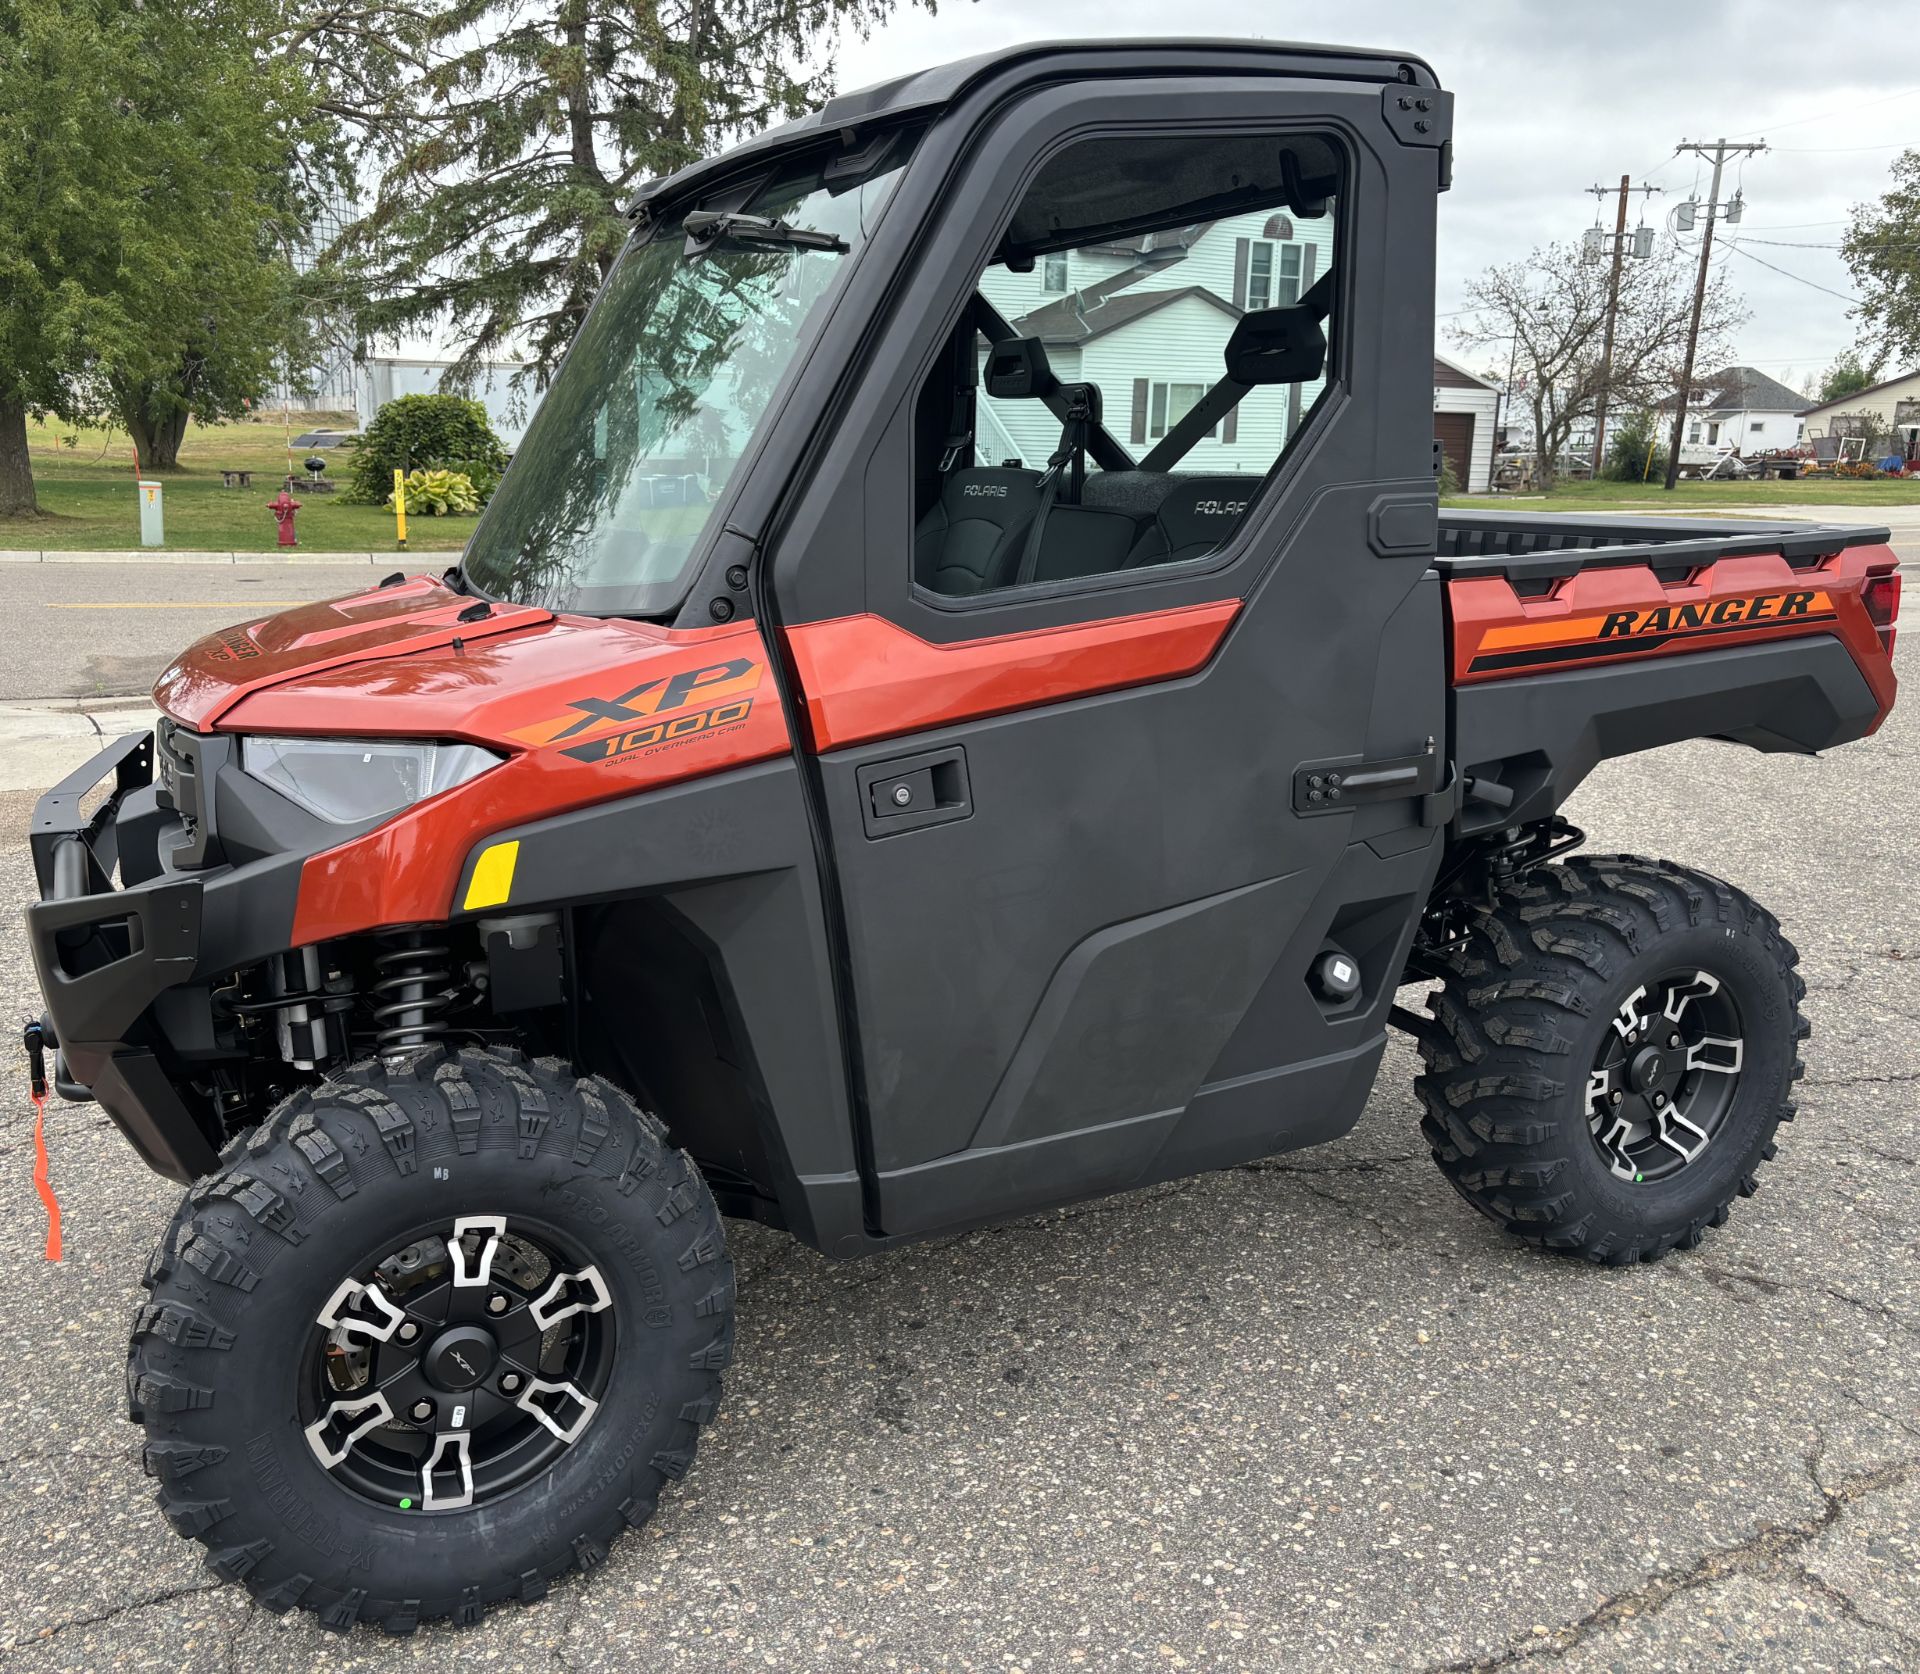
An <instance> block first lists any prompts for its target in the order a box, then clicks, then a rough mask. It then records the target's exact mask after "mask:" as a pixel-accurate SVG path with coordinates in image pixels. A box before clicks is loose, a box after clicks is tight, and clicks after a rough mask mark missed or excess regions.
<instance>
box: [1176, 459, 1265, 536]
mask: <svg viewBox="0 0 1920 1674" xmlns="http://www.w3.org/2000/svg"><path fill="white" fill-rule="evenodd" d="M1259 488H1260V479H1259V478H1258V477H1187V478H1185V479H1183V480H1182V481H1181V482H1180V483H1178V484H1177V485H1176V486H1175V487H1174V489H1173V490H1172V491H1171V492H1170V493H1169V494H1168V495H1167V497H1166V498H1165V499H1164V500H1162V501H1161V502H1160V509H1159V511H1157V512H1156V513H1155V514H1154V516H1155V519H1156V520H1157V521H1158V523H1159V525H1160V527H1161V529H1162V530H1163V531H1164V532H1165V534H1166V537H1167V546H1168V547H1169V549H1171V550H1173V551H1176V552H1177V551H1179V550H1180V548H1182V547H1185V546H1198V545H1201V544H1202V543H1205V544H1206V545H1209V546H1211V545H1215V544H1217V543H1218V542H1220V541H1223V540H1225V539H1226V538H1227V536H1228V535H1230V534H1231V533H1232V532H1233V530H1234V527H1235V525H1236V524H1238V523H1239V521H1240V519H1241V517H1242V516H1243V515H1244V514H1245V512H1246V509H1247V506H1248V503H1249V502H1250V501H1251V500H1252V499H1253V497H1254V495H1255V494H1256V493H1257V492H1258V491H1259Z"/></svg>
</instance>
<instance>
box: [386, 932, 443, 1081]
mask: <svg viewBox="0 0 1920 1674" xmlns="http://www.w3.org/2000/svg"><path fill="white" fill-rule="evenodd" d="M387 942H388V945H387V946H386V947H384V948H383V949H382V951H381V952H379V953H377V954H375V955H374V959H373V969H374V980H373V986H372V988H371V990H370V992H371V994H372V998H373V1023H374V1031H375V1033H374V1040H375V1044H376V1046H377V1047H378V1049H379V1050H380V1051H381V1052H398V1051H402V1050H404V1049H406V1048H408V1047H413V1046H426V1045H428V1044H430V1043H431V1042H433V1041H436V1040H439V1039H440V1038H441V1037H442V1036H443V1035H445V1034H446V1032H447V1026H446V1014H447V1012H448V1010H449V1009H450V1008H451V1006H452V1005H453V1000H454V994H455V990H454V986H453V966H452V963H451V953H452V950H451V949H450V948H449V947H448V946H447V944H446V943H445V942H438V941H435V940H433V937H432V933H431V932H429V931H425V930H402V931H399V932H397V933H396V934H395V935H393V936H392V937H390V938H387Z"/></svg>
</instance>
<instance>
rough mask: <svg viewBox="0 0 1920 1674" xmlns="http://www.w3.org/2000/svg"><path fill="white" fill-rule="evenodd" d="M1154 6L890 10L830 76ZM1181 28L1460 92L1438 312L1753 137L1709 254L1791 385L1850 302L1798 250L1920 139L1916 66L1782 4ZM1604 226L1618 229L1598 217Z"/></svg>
mask: <svg viewBox="0 0 1920 1674" xmlns="http://www.w3.org/2000/svg"><path fill="white" fill-rule="evenodd" d="M1168 12H1169V9H1168V8H1167V7H1166V6H1165V5H1163V4H1155V5H1151V6H1150V5H1147V4H1145V3H1144V0H1053V3H1052V4H1050V5H1049V6H1048V7H1047V8H1046V9H1045V12H1044V14H1043V15H1044V18H1045V23H1046V28H1045V30H1044V31H1043V30H1040V29H1037V28H1036V27H1035V23H1034V19H1035V17H1036V8H1035V7H1033V6H1032V5H1031V4H1017V3H1015V0H972V3H968V0H945V4H943V5H942V6H941V9H940V11H939V12H938V13H937V14H935V15H931V16H929V15H928V14H927V13H925V12H921V11H909V10H901V11H899V12H896V13H895V14H894V16H893V18H892V19H891V20H890V21H888V22H886V23H884V24H882V25H880V26H879V27H878V28H876V29H875V30H874V31H873V32H872V34H871V35H870V36H869V37H868V38H867V39H865V40H861V39H860V38H858V36H857V35H852V34H849V35H848V37H847V38H846V39H844V40H843V41H842V42H841V44H840V49H839V53H838V71H839V81H840V85H841V86H842V87H843V88H850V87H858V86H861V85H863V84H865V83H867V82H872V81H879V80H884V79H886V78H889V77H892V76H896V75H900V74H903V73H905V72H907V71H909V70H914V69H921V68H925V67H926V66H928V65H930V64H937V63H942V62H945V61H947V60H949V59H954V58H962V57H967V56H969V55H971V54H974V53H982V52H991V51H995V50H997V49H999V48H1001V47H1004V46H1007V45H1009V44H1012V43H1014V42H1018V41H1023V40H1035V39H1054V40H1063V39H1064V40H1081V39H1094V38H1126V37H1142V36H1155V35H1162V36H1163V35H1165V34H1166V33H1167V28H1166V24H1167V18H1168ZM1178 15H1179V18H1180V21H1181V23H1182V24H1183V25H1184V26H1185V27H1186V28H1187V29H1188V30H1189V31H1190V32H1191V34H1193V35H1195V36H1202V37H1206V36H1213V37H1234V36H1240V37H1244V36H1246V35H1247V34H1248V33H1249V31H1248V27H1247V25H1248V22H1249V20H1250V19H1251V18H1253V17H1255V16H1259V17H1262V18H1264V19H1268V20H1271V22H1272V27H1273V30H1274V33H1275V34H1276V36H1277V37H1278V38H1294V39H1319V38H1333V39H1337V40H1340V41H1342V42H1345V43H1351V44H1356V45H1362V46H1381V47H1391V48H1400V49H1403V50H1405V51H1408V52H1411V53H1414V54H1416V55H1418V56H1419V57H1422V58H1424V59H1426V61H1427V62H1428V63H1430V64H1431V65H1432V66H1433V67H1434V69H1435V70H1436V71H1437V72H1438V74H1439V77H1440V82H1441V85H1442V86H1444V87H1447V88H1450V89H1452V90H1453V92H1454V94H1455V95H1456V99H1457V104H1456V109H1455V139H1454V154H1455V155H1454V189H1453V191H1452V192H1450V193H1449V194H1448V195H1447V196H1446V197H1445V198H1443V199H1442V200H1441V206H1440V229H1441V230H1440V250H1439V297H1438V303H1437V306H1438V308H1439V310H1440V311H1441V312H1442V313H1443V314H1444V313H1446V312H1448V311H1449V310H1452V309H1455V308H1458V307H1459V306H1460V292H1461V288H1462V286H1463V285H1464V283H1465V281H1466V280H1467V279H1469V278H1470V277H1471V276H1472V275H1473V274H1474V273H1475V272H1477V271H1478V270H1479V269H1480V268H1481V267H1483V266H1485V265H1486V264H1487V263H1489V262H1492V261H1498V260H1508V259H1511V258H1513V257H1515V256H1519V255H1523V254H1524V253H1525V252H1526V251H1527V250H1529V249H1531V248H1532V247H1533V246H1534V245H1536V244H1542V243H1545V242H1547V241H1549V240H1553V239H1565V238H1576V237H1578V236H1579V234H1580V232H1581V231H1582V230H1583V229H1584V228H1585V227H1587V226H1589V225H1591V224H1592V222H1593V219H1594V214H1595V203H1594V200H1593V199H1592V198H1590V197H1587V196H1585V195H1583V189H1584V188H1585V187H1588V186H1591V185H1594V184H1596V183H1602V184H1606V185H1608V186H1613V185H1617V183H1618V182H1619V179H1620V176H1621V174H1622V173H1628V172H1630V173H1631V174H1632V175H1633V177H1634V179H1635V180H1636V181H1639V180H1642V179H1645V180H1649V181H1651V182H1652V183H1653V184H1655V185H1658V186H1661V187H1664V188H1665V193H1664V195H1661V196H1657V197H1655V198H1653V199H1652V200H1651V207H1650V208H1649V209H1648V211H1647V219H1648V220H1649V221H1652V222H1654V223H1656V224H1657V225H1658V226H1659V228H1660V236H1661V238H1662V239H1667V238H1670V237H1672V236H1674V235H1673V234H1671V233H1669V232H1668V231H1667V229H1666V217H1667V214H1668V213H1669V211H1670V210H1671V208H1672V206H1673V205H1674V204H1675V203H1677V202H1678V201H1680V199H1682V198H1684V197H1686V196H1688V195H1689V194H1690V193H1691V192H1694V191H1697V192H1699V193H1700V195H1701V196H1702V198H1703V199H1704V196H1705V191H1706V171H1705V170H1703V169H1701V168H1699V167H1698V166H1697V165H1696V162H1695V160H1694V159H1693V158H1692V157H1683V158H1676V157H1675V156H1674V147H1675V146H1676V145H1677V144H1678V143H1679V142H1680V141H1682V140H1713V139H1717V138H1722V137H1724V138H1728V139H1733V138H1748V139H1759V138H1765V139H1767V140H1768V141H1769V142H1771V143H1772V144H1773V145H1774V146H1775V149H1774V150H1772V151H1770V152H1768V153H1766V154H1763V155H1761V156H1759V157H1756V158H1754V159H1752V160H1751V161H1749V162H1747V163H1745V164H1744V165H1738V166H1735V167H1732V168H1730V169H1729V186H1732V185H1738V186H1739V187H1740V188H1741V189H1742V190H1743V191H1744V193H1745V195H1746V205H1747V211H1746V216H1745V219H1744V221H1743V222H1742V223H1741V224H1740V225H1739V226H1738V227H1733V228H1723V229H1722V232H1721V234H1717V235H1716V248H1718V240H1719V238H1720V237H1721V236H1723V235H1727V236H1730V239H1731V242H1733V243H1734V244H1736V245H1739V246H1741V247H1742V249H1741V250H1737V251H1727V252H1724V253H1720V254H1719V255H1718V259H1719V260H1721V261H1723V262H1725V263H1727V264H1728V272H1729V274H1730V275H1731V276H1732V278H1733V279H1734V281H1735V283H1736V284H1737V286H1738V287H1739V289H1740V290H1741V291H1742V293H1743V294H1744V296H1745V298H1746V301H1747V304H1748V306H1749V308H1750V309H1751V310H1752V316H1753V317H1752V319H1751V320H1750V322H1749V323H1748V325H1747V326H1746V327H1745V329H1744V330H1743V331H1742V332H1741V334H1740V339H1739V353H1740V358H1741V359H1742V360H1743V361H1746V362H1748V363H1750V364H1752V365H1756V366H1759V367H1760V368H1761V369H1762V370H1764V371H1766V372H1768V373H1770V374H1772V375H1773V376H1775V377H1783V376H1785V375H1786V374H1787V373H1788V372H1789V371H1791V372H1792V373H1793V374H1794V375H1795V377H1796V378H1802V379H1803V378H1805V377H1806V376H1808V375H1810V374H1812V373H1814V372H1817V371H1818V370H1819V369H1820V368H1821V367H1823V366H1824V365H1825V364H1826V363H1827V362H1828V361H1829V360H1831V359H1832V358H1833V356H1834V355H1835V354H1836V353H1837V352H1839V351H1840V350H1841V349H1844V348H1846V347H1848V346H1849V345H1850V344H1851V343H1852V342H1853V340H1854V330H1853V326H1852V323H1851V322H1850V321H1849V319H1848V317H1847V303H1846V302H1845V301H1844V300H1842V298H1841V297H1838V296H1833V295H1827V294H1824V293H1823V292H1822V291H1820V290H1817V289H1815V288H1813V287H1814V286H1824V287H1826V288H1827V290H1828V291H1838V292H1843V293H1845V292H1849V291H1851V289H1852V283H1851V280H1850V277H1849V275H1848V273H1847V270H1846V268H1845V267H1844V266H1843V265H1842V264H1841V262H1840V260H1839V256H1838V254H1837V252H1835V251H1834V250H1832V249H1822V248H1806V247H1803V246H1818V245H1832V244H1836V243H1838V241H1839V239H1840V235H1841V233H1842V231H1843V230H1844V227H1843V223H1844V221H1845V219H1846V217H1847V214H1848V211H1849V209H1850V208H1851V206H1852V205H1853V204H1855V203H1857V202H1861V201H1863V200H1866V199H1871V198H1874V197H1877V196H1878V195H1879V194H1880V192H1881V191H1882V190H1883V189H1884V186H1885V183H1886V179H1887V169H1888V165H1889V164H1890V163H1891V162H1892V161H1893V159H1894V157H1895V156H1896V155H1897V154H1898V152H1899V150H1900V148H1901V146H1902V145H1903V144H1905V143H1908V142H1909V137H1910V136H1911V137H1912V139H1913V142H1914V143H1920V68H1916V65H1915V60H1913V59H1911V58H1909V57H1908V56H1907V55H1906V54H1905V53H1904V52H1903V51H1901V50H1900V49H1899V43H1898V40H1897V38H1896V35H1897V31H1896V35H1889V34H1888V32H1887V30H1886V29H1885V28H1882V27H1880V26H1879V25H1878V24H1876V23H1875V21H1874V15H1875V14H1874V13H1873V12H1872V11H1871V10H1869V9H1868V8H1866V7H1864V6H1862V7H1859V8H1858V9H1855V8H1854V7H1851V6H1845V5H1842V6H1838V7H1830V8H1828V9H1827V10H1826V11H1823V12H1821V13H1819V14H1818V15H1817V16H1816V15H1814V14H1810V13H1809V12H1808V10H1807V9H1806V7H1805V6H1804V5H1803V4H1789V3H1787V0H1739V3H1738V4H1729V3H1721V4H1695V5H1692V6H1681V5H1676V4H1672V3H1667V4H1661V5H1654V4H1649V3H1647V0H1625V3H1616V4H1614V5H1611V6H1606V7H1576V6H1569V5H1560V4H1548V3H1545V0H1486V3H1482V4H1475V5H1460V4H1455V5H1450V6H1449V5H1445V4H1434V3H1433V0H1424V3H1420V4H1414V3H1411V0H1348V3H1347V4H1344V5H1342V6H1341V7H1339V8H1338V9H1337V11H1335V12H1331V13H1328V12H1325V11H1323V10H1321V9H1309V8H1305V7H1298V8H1279V7H1263V8H1251V7H1249V6H1247V5H1246V4H1245V3H1244V0H1241V3H1238V4H1231V5H1230V4H1227V3H1226V0H1183V4H1182V5H1181V6H1180V7H1179V8H1178ZM1323 19H1326V21H1323ZM1638 203H1639V200H1638V199H1636V205H1635V208H1634V210H1633V211H1632V212H1631V213H1630V216H1629V219H1630V221H1631V220H1632V219H1635V218H1637V217H1638V215H1639V213H1640V211H1639V207H1638ZM1606 213H1607V215H1608V223H1607V224H1608V225H1609V226H1611V224H1612V222H1611V214H1612V207H1611V204H1610V203H1609V205H1608V207H1607V210H1606ZM1763 240H1765V241H1769V242H1764V243H1763V242H1761V241H1763ZM1776 241H1777V242H1776ZM1686 244H1687V247H1688V248H1690V249H1696V250H1697V248H1698V246H1697V245H1696V244H1694V243H1693V242H1692V239H1691V238H1689V239H1687V241H1686ZM1763 262H1765V263H1770V264H1772V267H1773V268H1779V269H1784V270H1786V271H1785V273H1776V272H1773V271H1771V270H1770V269H1769V267H1767V266H1763V265H1762V263H1763ZM1788 275H1793V276H1797V277H1789V276H1788ZM1444 323H1445V322H1444V321H1443V322H1442V325H1443V327H1444Z"/></svg>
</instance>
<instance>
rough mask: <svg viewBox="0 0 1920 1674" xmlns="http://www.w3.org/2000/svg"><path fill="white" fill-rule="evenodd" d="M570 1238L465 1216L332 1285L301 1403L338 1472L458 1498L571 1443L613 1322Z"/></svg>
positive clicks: (599, 1386) (608, 1350)
mask: <svg viewBox="0 0 1920 1674" xmlns="http://www.w3.org/2000/svg"><path fill="white" fill-rule="evenodd" d="M442 1224H443V1225H444V1223H442ZM570 1245H571V1239H570V1238H569V1237H568V1236H567V1235H566V1234H565V1233H563V1232H561V1231H559V1230H558V1229H555V1228H549V1227H546V1226H544V1225H543V1226H541V1227H539V1228H535V1227H532V1226H527V1227H520V1226H512V1227H510V1226H509V1224H508V1222H507V1219H506V1217H505V1216H501V1215H469V1216H465V1217H462V1218H461V1219H459V1220H457V1221H455V1222H454V1223H453V1226H452V1230H451V1235H450V1236H443V1235H442V1234H440V1233H436V1232H433V1231H430V1230H426V1231H421V1232H418V1233H416V1234H415V1235H414V1238H413V1240H412V1242H410V1243H408V1244H407V1245H405V1246H404V1247H403V1248H400V1249H397V1250H395V1251H394V1252H393V1253H391V1254H389V1255H387V1256H385V1257H384V1258H383V1259H381V1260H380V1261H378V1262H375V1263H372V1264H370V1265H368V1266H365V1267H362V1268H360V1269H358V1270H356V1271H355V1272H354V1273H351V1274H349V1275H348V1276H347V1277H346V1278H345V1279H343V1280H342V1281H341V1282H340V1284H339V1286H338V1287H337V1288H336V1289H335V1290H334V1292H333V1294H332V1295H331V1296H330V1297H329V1298H328V1299H327V1302H326V1304H325V1306H324V1307H322V1308H321V1310H320V1312H319V1314H318V1316H317V1317H316V1320H315V1324H316V1326H317V1327H318V1328H319V1329H318V1330H316V1332H315V1333H314V1336H313V1338H312V1348H311V1349H310V1351H309V1361H308V1365H307V1367H306V1369H305V1370H304V1372H303V1374H302V1395H301V1412H300V1421H301V1424H302V1427H303V1428H304V1430H305V1432H306V1437H307V1445H308V1447H309V1448H310V1449H311V1450H312V1452H313V1455H314V1457H315V1458H316V1459H318V1460H319V1461H320V1463H321V1465H322V1466H323V1467H325V1469H326V1470H328V1471H329V1472H331V1473H332V1475H333V1478H334V1480H335V1481H336V1482H338V1483H339V1484H340V1485H341V1486H342V1487H343V1488H346V1489H347V1490H349V1491H350V1492H352V1493H355V1494H358V1495H359V1496H360V1497H361V1498H363V1499H369V1500H372V1501H374V1502H375V1503H376V1504H381V1505H386V1506H398V1507H399V1508H400V1509H402V1510H420V1511H452V1510H458V1509H461V1508H463V1507H466V1506H470V1505H476V1504H479V1503H481V1502H483V1501H486V1500H490V1499H494V1498H497V1497H498V1496H500V1495H502V1494H505V1493H507V1492H509V1491H510V1490H512V1489H514V1488H517V1487H519V1486H521V1485H522V1484H524V1483H527V1482H529V1481H532V1480H535V1479H536V1478H538V1477H539V1476H540V1475H542V1474H543V1473H544V1472H546V1471H547V1470H548V1469H550V1467H551V1466H552V1465H553V1463H554V1462H555V1460H556V1459H557V1458H558V1457H559V1456H560V1455H561V1454H562V1453H564V1452H565V1451H566V1450H567V1449H568V1448H570V1447H572V1446H573V1444H574V1443H575V1442H576V1441H578V1440H579V1438H580V1436H581V1434H582V1433H583V1432H584V1431H585V1430H586V1428H587V1426H588V1425H589V1424H590V1423H592V1421H593V1418H594V1415H595V1414H596V1413H597V1412H598V1411H599V1409H600V1402H601V1400H602V1399H603V1398H604V1397H605V1395H606V1391H607V1385H608V1381H609V1379H610V1377H611V1374H612V1367H613V1355H614V1347H615V1343H614V1333H615V1328H616V1325H617V1321H616V1320H615V1318H614V1314H613V1298H612V1294H611V1292H610V1291H609V1290H608V1288H607V1285H606V1282H605V1281H604V1280H603V1279H602V1278H601V1277H600V1272H599V1269H598V1268H596V1267H594V1266H593V1265H592V1264H591V1263H586V1262H582V1261H581V1260H580V1259H579V1255H580V1252H579V1251H578V1250H577V1249H573V1248H570Z"/></svg>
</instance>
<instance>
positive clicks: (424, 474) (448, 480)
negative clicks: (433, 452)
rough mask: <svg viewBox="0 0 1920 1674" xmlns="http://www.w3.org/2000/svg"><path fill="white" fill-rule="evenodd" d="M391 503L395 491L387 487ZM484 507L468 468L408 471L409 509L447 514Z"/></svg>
mask: <svg viewBox="0 0 1920 1674" xmlns="http://www.w3.org/2000/svg"><path fill="white" fill-rule="evenodd" d="M387 504H388V505H389V506H391V505H392V504H393V490H392V489H388V490H387ZM479 509H480V496H479V495H478V494H476V493H475V492H474V489H473V482H472V479H470V478H469V477H468V476H467V474H466V472H464V471H440V470H429V471H409V472H408V473H407V510H408V511H410V512H425V513H426V514H427V516H429V517H445V516H446V515H447V513H448V512H465V513H468V514H472V513H474V512H477V511H478V510H479Z"/></svg>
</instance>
